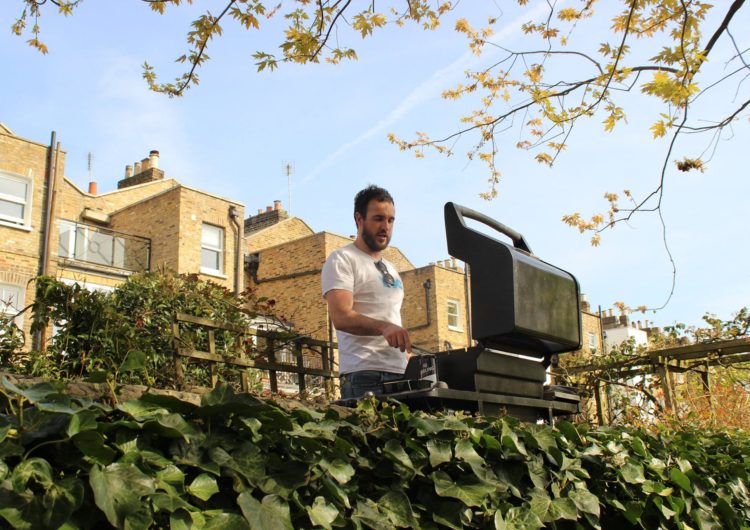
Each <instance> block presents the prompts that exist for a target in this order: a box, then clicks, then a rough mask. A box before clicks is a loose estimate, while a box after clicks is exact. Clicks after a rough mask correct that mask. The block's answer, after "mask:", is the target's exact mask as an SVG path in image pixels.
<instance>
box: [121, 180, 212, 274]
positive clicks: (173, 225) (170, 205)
mask: <svg viewBox="0 0 750 530" xmlns="http://www.w3.org/2000/svg"><path fill="white" fill-rule="evenodd" d="M180 195H181V194H180V188H173V189H171V190H168V191H166V192H164V193H160V194H158V195H156V196H155V197H151V198H149V199H145V200H141V201H140V202H137V203H135V204H133V205H132V206H130V207H127V208H123V209H120V210H119V211H117V212H116V213H114V214H113V215H112V218H111V222H110V228H111V229H112V230H116V231H117V232H122V233H125V234H130V235H137V236H140V237H147V238H149V239H150V240H151V270H159V269H169V270H173V271H178V270H179V240H180ZM198 244H200V240H199V241H198Z"/></svg>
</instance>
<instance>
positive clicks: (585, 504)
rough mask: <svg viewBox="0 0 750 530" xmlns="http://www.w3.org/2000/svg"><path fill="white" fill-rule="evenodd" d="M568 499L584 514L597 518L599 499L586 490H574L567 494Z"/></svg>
mask: <svg viewBox="0 0 750 530" xmlns="http://www.w3.org/2000/svg"><path fill="white" fill-rule="evenodd" d="M568 497H570V499H571V500H572V501H573V503H575V505H576V508H578V509H579V510H581V511H582V512H585V513H590V514H592V515H596V516H597V517H599V514H600V511H599V510H600V508H599V498H598V497H597V496H596V495H594V494H593V493H591V492H590V491H586V490H581V489H579V490H574V491H571V492H570V493H569V494H568Z"/></svg>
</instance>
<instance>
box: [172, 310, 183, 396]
mask: <svg viewBox="0 0 750 530" xmlns="http://www.w3.org/2000/svg"><path fill="white" fill-rule="evenodd" d="M172 343H173V345H174V374H175V379H176V381H175V382H176V383H177V389H178V390H184V388H185V370H184V368H183V366H182V357H180V355H179V353H178V349H179V348H180V323H179V322H178V321H177V317H175V320H174V321H173V322H172Z"/></svg>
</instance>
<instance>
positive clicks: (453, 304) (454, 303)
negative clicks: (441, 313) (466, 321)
mask: <svg viewBox="0 0 750 530" xmlns="http://www.w3.org/2000/svg"><path fill="white" fill-rule="evenodd" d="M446 309H447V311H448V329H449V330H451V331H463V330H464V328H463V327H462V326H461V302H459V301H458V300H456V299H454V298H448V300H446ZM451 309H455V311H451ZM452 316H455V317H456V325H455V326H454V325H452V324H451V323H450V321H451V317H452Z"/></svg>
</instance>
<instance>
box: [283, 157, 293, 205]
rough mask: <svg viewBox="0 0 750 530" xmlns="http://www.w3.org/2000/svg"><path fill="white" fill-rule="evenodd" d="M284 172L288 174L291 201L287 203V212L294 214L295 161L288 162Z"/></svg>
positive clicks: (287, 182) (287, 180)
mask: <svg viewBox="0 0 750 530" xmlns="http://www.w3.org/2000/svg"><path fill="white" fill-rule="evenodd" d="M283 173H284V174H285V175H286V185H287V190H288V193H289V202H288V203H287V208H286V209H287V212H288V213H289V215H290V216H291V215H292V173H294V162H286V163H285V164H284V167H283Z"/></svg>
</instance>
